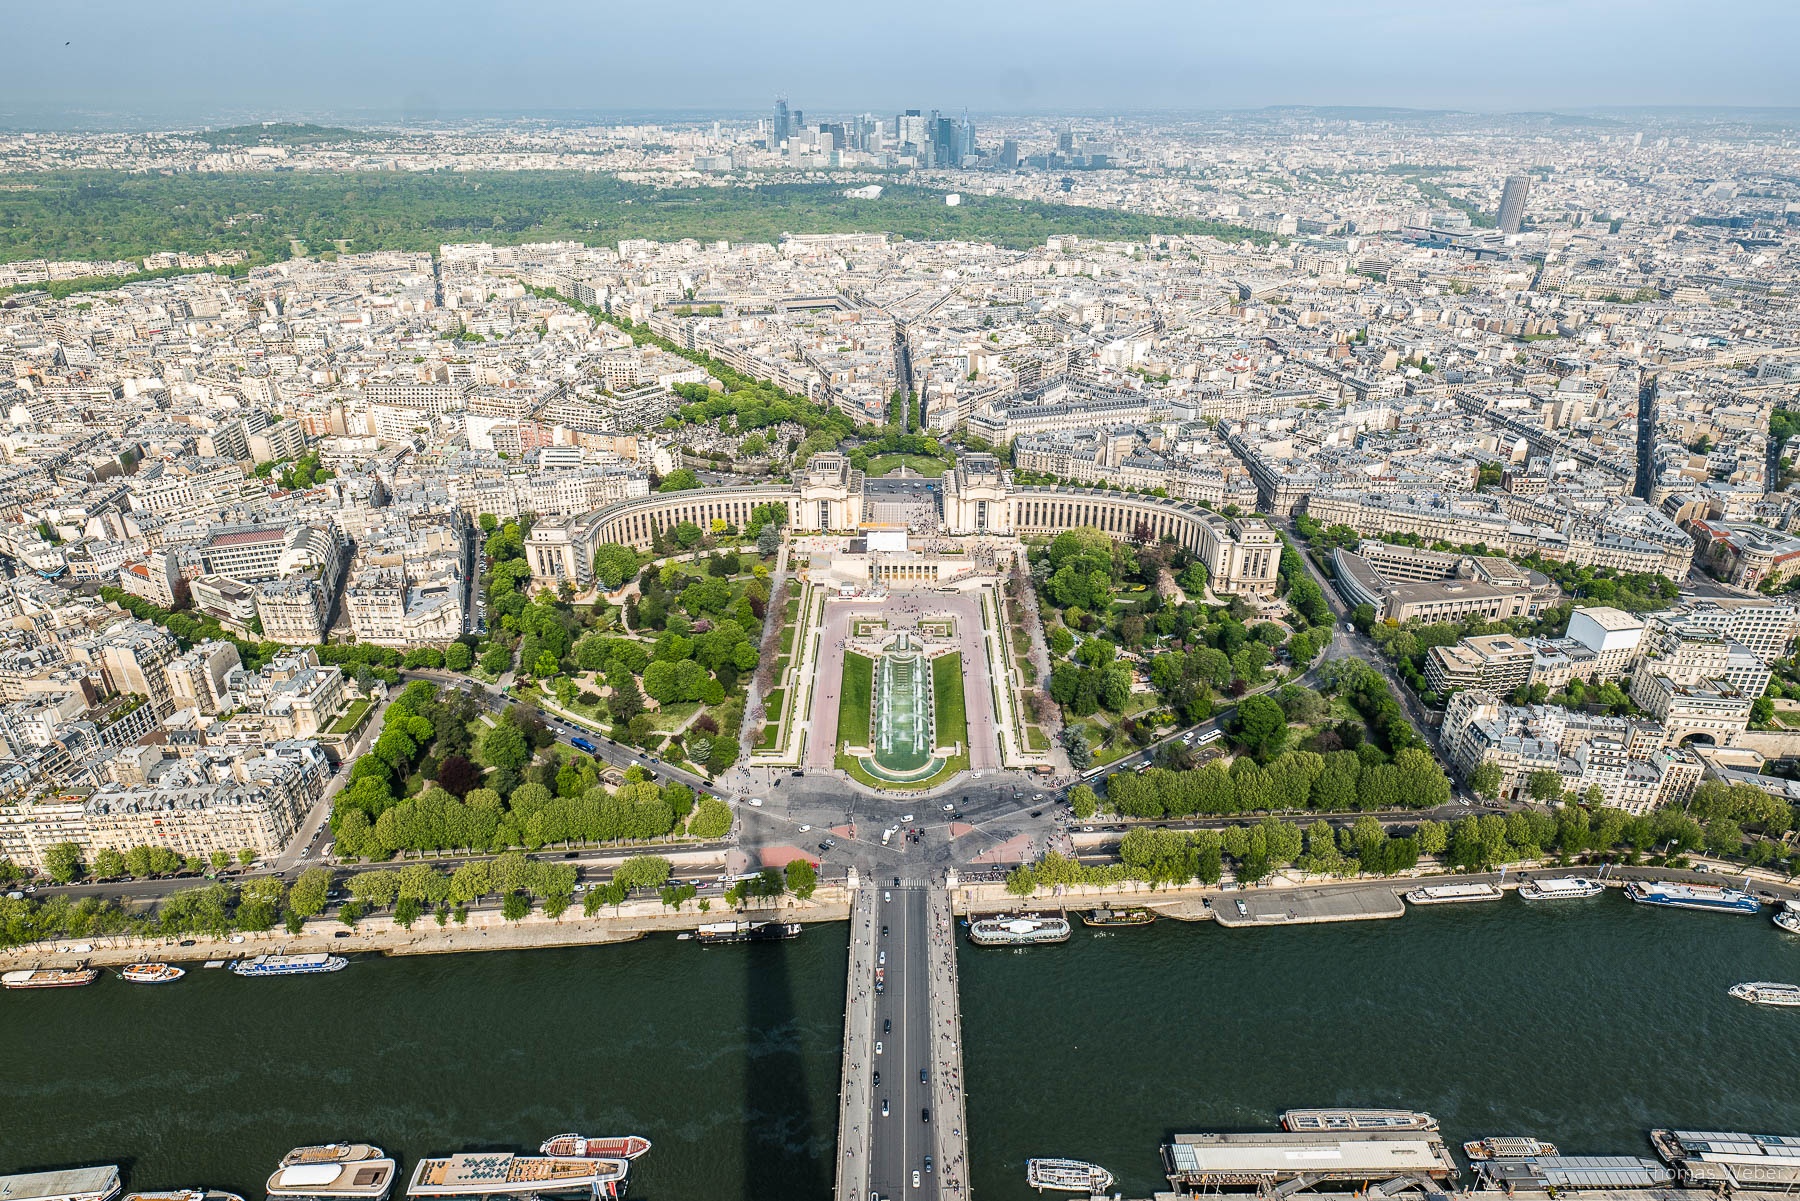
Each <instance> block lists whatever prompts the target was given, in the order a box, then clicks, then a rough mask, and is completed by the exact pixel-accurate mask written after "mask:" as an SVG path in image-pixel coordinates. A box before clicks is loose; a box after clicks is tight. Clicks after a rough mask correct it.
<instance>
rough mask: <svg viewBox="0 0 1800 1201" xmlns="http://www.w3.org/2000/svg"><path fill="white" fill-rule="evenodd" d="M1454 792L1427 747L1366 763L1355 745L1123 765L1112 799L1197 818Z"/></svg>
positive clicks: (1392, 805)
mask: <svg viewBox="0 0 1800 1201" xmlns="http://www.w3.org/2000/svg"><path fill="white" fill-rule="evenodd" d="M1254 699H1257V700H1263V699H1266V698H1261V697H1258V698H1254ZM1270 703H1271V704H1273V702H1270ZM1449 799H1450V781H1449V779H1448V777H1446V776H1445V775H1444V773H1443V770H1442V769H1441V768H1439V767H1438V765H1437V763H1436V761H1435V760H1433V759H1432V757H1431V755H1430V754H1429V753H1428V752H1426V751H1422V750H1419V749H1417V748H1408V749H1406V750H1403V751H1401V752H1400V754H1399V755H1397V756H1395V759H1394V762H1392V763H1369V762H1365V761H1364V759H1363V757H1362V756H1360V755H1358V754H1357V753H1356V752H1355V751H1333V752H1331V753H1330V754H1325V755H1321V754H1318V753H1315V752H1313V751H1291V752H1289V753H1287V754H1284V755H1281V756H1279V757H1276V758H1274V759H1272V760H1271V761H1270V762H1269V763H1268V765H1267V766H1264V765H1263V764H1260V763H1258V762H1257V761H1256V760H1255V759H1254V758H1253V757H1251V756H1249V755H1241V756H1239V757H1238V758H1237V759H1235V760H1234V761H1233V762H1232V764H1231V766H1230V767H1229V768H1228V767H1226V766H1225V763H1224V761H1223V760H1220V759H1215V760H1213V761H1212V762H1210V763H1207V764H1206V765H1204V766H1202V767H1199V768H1195V769H1192V770H1189V771H1171V770H1169V769H1167V768H1162V767H1152V768H1150V769H1148V770H1146V771H1142V772H1119V773H1116V774H1114V775H1112V776H1109V777H1107V781H1106V800H1105V803H1106V807H1107V808H1108V809H1110V810H1111V811H1112V812H1114V813H1118V814H1120V815H1122V816H1125V817H1191V816H1195V815H1200V814H1232V813H1257V812H1264V811H1268V810H1285V811H1290V812H1302V811H1305V810H1318V811H1320V812H1326V813H1341V812H1347V811H1354V810H1358V809H1363V810H1377V809H1429V808H1432V807H1433V806H1436V805H1442V804H1444V803H1446V802H1448V801H1449ZM1083 800H1084V801H1085V798H1083ZM1084 807H1085V806H1084ZM1077 812H1079V809H1078V810H1077Z"/></svg>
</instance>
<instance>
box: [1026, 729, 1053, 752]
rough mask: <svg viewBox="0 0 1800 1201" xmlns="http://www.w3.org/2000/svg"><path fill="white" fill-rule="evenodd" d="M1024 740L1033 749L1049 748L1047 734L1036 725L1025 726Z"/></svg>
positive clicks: (1045, 749)
mask: <svg viewBox="0 0 1800 1201" xmlns="http://www.w3.org/2000/svg"><path fill="white" fill-rule="evenodd" d="M1025 741H1026V743H1027V744H1028V745H1029V746H1030V747H1031V749H1032V750H1034V751H1047V750H1049V749H1050V738H1049V736H1048V735H1047V734H1045V733H1044V732H1043V731H1042V730H1040V729H1038V728H1037V727H1036V726H1026V727H1025Z"/></svg>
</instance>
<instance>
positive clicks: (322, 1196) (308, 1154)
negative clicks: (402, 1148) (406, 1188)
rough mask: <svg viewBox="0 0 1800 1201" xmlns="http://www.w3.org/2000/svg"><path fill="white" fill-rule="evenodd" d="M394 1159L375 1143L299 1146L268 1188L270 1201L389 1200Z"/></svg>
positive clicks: (286, 1158) (392, 1181)
mask: <svg viewBox="0 0 1800 1201" xmlns="http://www.w3.org/2000/svg"><path fill="white" fill-rule="evenodd" d="M395 1174H396V1173H395V1167H394V1161H393V1160H392V1159H390V1158H388V1156H387V1155H386V1153H385V1152H383V1151H382V1149H381V1148H380V1147H377V1146H374V1145H373V1144H371V1143H326V1144H323V1145H321V1146H313V1147H295V1148H294V1149H293V1150H292V1151H289V1152H288V1153H287V1154H286V1155H284V1156H282V1158H281V1166H280V1167H278V1168H276V1169H275V1172H274V1174H273V1175H271V1176H270V1177H269V1180H268V1183H267V1185H265V1189H266V1191H267V1192H268V1194H269V1201H386V1198H387V1195H388V1193H389V1192H390V1191H391V1190H392V1189H393V1187H394V1177H395Z"/></svg>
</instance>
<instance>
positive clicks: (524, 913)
mask: <svg viewBox="0 0 1800 1201" xmlns="http://www.w3.org/2000/svg"><path fill="white" fill-rule="evenodd" d="M530 915H531V898H530V897H528V896H526V895H525V894H524V893H522V892H509V893H507V894H506V900H505V901H503V902H501V904H500V917H501V920H503V921H508V922H522V921H524V920H525V919H526V918H527V917H529V916H530Z"/></svg>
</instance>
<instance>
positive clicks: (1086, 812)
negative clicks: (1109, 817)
mask: <svg viewBox="0 0 1800 1201" xmlns="http://www.w3.org/2000/svg"><path fill="white" fill-rule="evenodd" d="M1069 805H1070V807H1071V808H1072V809H1074V811H1075V816H1076V817H1078V818H1080V819H1081V820H1082V821H1086V820H1087V819H1088V818H1090V817H1092V816H1094V814H1095V812H1096V811H1097V810H1098V809H1099V808H1100V798H1099V797H1097V796H1095V795H1094V790H1093V789H1092V788H1089V787H1088V786H1087V785H1086V784H1077V785H1076V786H1075V787H1073V788H1071V789H1070V790H1069Z"/></svg>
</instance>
